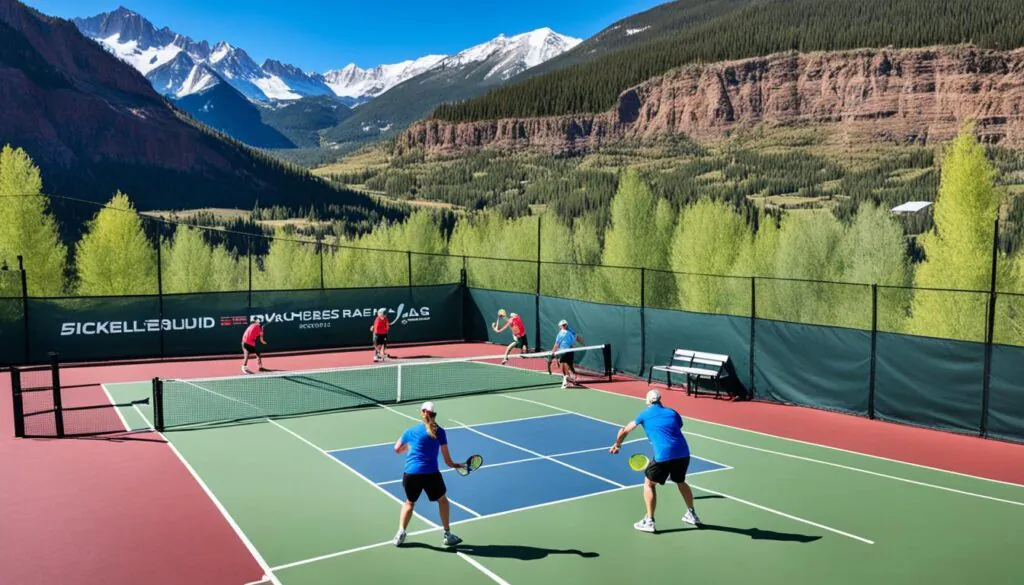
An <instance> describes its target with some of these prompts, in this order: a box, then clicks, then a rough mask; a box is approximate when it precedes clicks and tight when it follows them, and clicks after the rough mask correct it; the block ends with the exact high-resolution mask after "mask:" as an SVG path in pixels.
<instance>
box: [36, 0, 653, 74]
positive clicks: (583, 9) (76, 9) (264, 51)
mask: <svg viewBox="0 0 1024 585" xmlns="http://www.w3.org/2000/svg"><path fill="white" fill-rule="evenodd" d="M664 1H665V0H554V1H551V0H516V1H506V2H498V3H492V2H481V1H480V0H447V1H444V2H423V1H416V0H291V1H286V0H121V3H123V4H124V5H125V6H126V7H127V8H129V9H131V10H133V11H135V12H138V13H140V14H142V15H143V16H144V17H146V18H148V19H149V20H150V21H152V22H153V24H154V25H156V27H157V28H160V27H164V26H167V27H169V28H171V29H172V30H174V31H175V32H178V33H181V34H183V35H187V36H190V37H192V38H193V39H196V40H201V39H205V40H208V41H210V42H211V43H215V42H217V41H220V40H226V41H228V42H229V43H231V44H232V45H234V46H238V47H242V48H244V49H245V50H246V51H247V52H248V53H249V54H250V55H251V56H252V57H253V59H256V61H257V62H262V61H263V59H265V58H268V57H272V58H275V59H279V60H281V61H284V62H286V63H291V64H293V65H298V66H299V67H302V68H303V69H306V70H314V71H321V72H323V71H325V70H327V69H336V68H339V67H343V66H344V65H346V64H348V63H351V62H354V63H356V64H357V65H359V66H361V67H371V66H374V65H378V64H381V63H394V62H397V61H403V60H405V59H412V58H415V57H419V56H422V55H427V54H442V53H443V54H450V53H454V52H457V51H459V50H461V49H464V48H467V47H470V46H472V45H475V44H478V43H481V42H484V41H487V40H489V39H491V38H494V37H496V36H498V34H500V33H504V34H506V35H513V34H517V33H521V32H526V31H528V30H533V29H536V28H541V27H544V26H548V27H551V28H552V29H554V30H556V31H557V32H559V33H562V34H566V35H570V36H574V37H578V38H586V37H588V36H591V35H593V34H595V33H597V32H598V31H600V30H601V29H603V28H605V27H606V26H608V25H610V24H612V23H613V22H615V21H616V20H619V19H621V18H623V17H626V16H629V15H630V14H634V13H636V12H640V11H643V10H646V9H648V8H651V7H653V6H656V5H658V4H661V3H663V2H664ZM27 4H29V5H30V6H32V7H34V8H36V9H38V10H39V11H41V12H44V13H46V14H51V15H54V16H61V17H64V18H72V17H75V16H93V15H95V14H99V13H100V12H108V11H111V10H114V9H115V8H117V6H118V5H119V2H118V0H108V1H102V0H27Z"/></svg>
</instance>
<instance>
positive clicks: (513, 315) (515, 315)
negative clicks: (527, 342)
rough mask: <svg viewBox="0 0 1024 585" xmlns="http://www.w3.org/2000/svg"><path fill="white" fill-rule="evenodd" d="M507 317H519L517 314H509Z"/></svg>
mask: <svg viewBox="0 0 1024 585" xmlns="http://www.w3.org/2000/svg"><path fill="white" fill-rule="evenodd" d="M509 316H510V317H518V316H519V315H518V314H517V313H509Z"/></svg>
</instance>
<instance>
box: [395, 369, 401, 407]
mask: <svg viewBox="0 0 1024 585" xmlns="http://www.w3.org/2000/svg"><path fill="white" fill-rule="evenodd" d="M395 367H396V368H397V369H398V375H397V377H398V379H397V381H396V382H395V385H396V386H398V392H396V393H395V402H396V403H399V402H401V401H402V364H398V365H397V366H395Z"/></svg>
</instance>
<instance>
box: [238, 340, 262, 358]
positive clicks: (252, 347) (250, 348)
mask: <svg viewBox="0 0 1024 585" xmlns="http://www.w3.org/2000/svg"><path fill="white" fill-rule="evenodd" d="M242 348H243V349H245V351H247V352H249V353H254V354H256V355H260V350H258V349H256V346H255V345H249V344H248V343H243V344H242Z"/></svg>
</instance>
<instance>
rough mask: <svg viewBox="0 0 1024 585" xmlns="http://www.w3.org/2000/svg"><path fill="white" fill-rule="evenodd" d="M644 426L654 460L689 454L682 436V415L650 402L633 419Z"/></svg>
mask: <svg viewBox="0 0 1024 585" xmlns="http://www.w3.org/2000/svg"><path fill="white" fill-rule="evenodd" d="M634 422H635V423H636V424H638V425H642V426H643V427H644V432H646V433H647V438H648V439H649V440H650V441H651V445H653V446H654V460H655V461H669V460H671V459H679V458H681V457H689V456H690V446H689V445H688V444H687V443H686V437H684V436H683V431H682V426H683V417H681V416H679V413H678V412H676V411H674V410H672V409H671V408H666V407H664V406H662V405H660V404H657V403H655V404H652V405H650V406H649V407H647V409H645V410H644V411H643V412H641V413H640V415H639V416H637V417H636V420H635V421H634Z"/></svg>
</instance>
